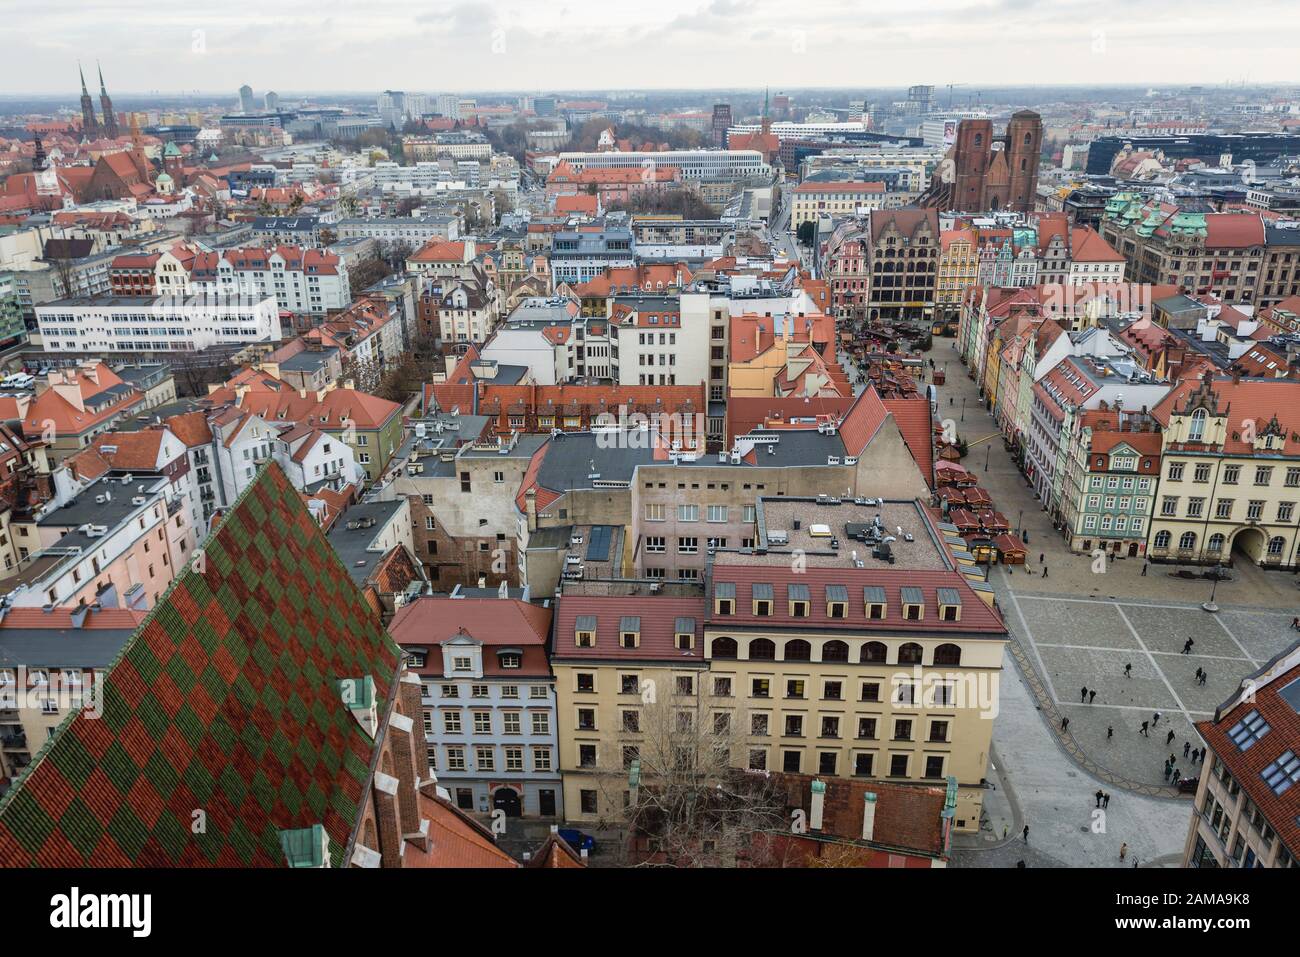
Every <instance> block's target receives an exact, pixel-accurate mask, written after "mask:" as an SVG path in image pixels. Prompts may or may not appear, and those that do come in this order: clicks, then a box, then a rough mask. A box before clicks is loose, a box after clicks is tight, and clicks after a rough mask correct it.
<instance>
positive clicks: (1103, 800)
mask: <svg viewBox="0 0 1300 957" xmlns="http://www.w3.org/2000/svg"><path fill="white" fill-rule="evenodd" d="M1101 806H1102V807H1110V792H1109V791H1107V792H1106V793H1105V794H1103V795H1102V798H1101Z"/></svg>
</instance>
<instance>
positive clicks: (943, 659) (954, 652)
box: [934, 644, 961, 665]
mask: <svg viewBox="0 0 1300 957" xmlns="http://www.w3.org/2000/svg"><path fill="white" fill-rule="evenodd" d="M934 663H935V664H936V665H959V664H961V648H959V647H958V646H957V645H952V644H947V645H940V646H939V647H938V648H936V649H934Z"/></svg>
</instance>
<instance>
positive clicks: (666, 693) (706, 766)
mask: <svg viewBox="0 0 1300 957" xmlns="http://www.w3.org/2000/svg"><path fill="white" fill-rule="evenodd" d="M681 677H685V676H681ZM706 677H707V676H706V675H704V674H697V675H694V676H692V679H691V681H690V685H689V687H688V686H687V685H686V684H685V683H682V684H679V683H678V682H679V680H680V678H679V677H678V676H674V677H673V678H672V679H671V680H672V682H673V685H672V687H670V688H659V687H657V686H656V682H655V681H652V680H647V681H646V682H645V683H644V684H643V688H642V701H641V704H640V705H639V706H638V707H635V708H632V707H628V708H623V709H621V711H620V719H619V720H620V724H619V727H617V728H616V729H614V730H613V732H612V733H610V734H608V735H607V736H606V738H605V740H603V741H602V743H601V746H600V747H599V748H598V750H597V753H598V754H599V755H600V759H601V760H600V762H599V764H598V765H597V766H596V768H595V771H594V778H595V780H596V781H597V782H598V787H599V790H600V791H602V792H603V793H604V794H605V796H606V797H605V800H604V801H602V802H601V804H602V806H604V807H607V808H623V811H622V814H621V816H620V818H619V819H618V820H617V821H616V822H611V823H618V824H621V825H622V826H624V827H626V828H628V830H629V832H630V835H631V837H632V839H633V841H634V842H636V843H637V844H638V845H642V846H644V847H645V848H646V852H645V853H637V854H636V855H635V856H636V857H637V858H639V859H638V860H636V861H634V863H637V864H639V865H641V866H657V867H734V866H735V865H736V864H737V862H744V861H748V860H751V855H752V852H753V849H754V847H755V839H756V837H757V836H758V835H760V834H762V833H765V832H773V831H781V830H783V829H786V828H787V823H786V820H785V803H784V799H783V796H782V795H781V794H780V793H779V791H778V790H777V789H775V788H774V787H773V785H772V783H771V781H770V780H769V779H768V777H767V775H766V774H764V773H763V772H761V771H758V772H752V771H746V770H742V769H743V768H745V767H746V766H747V765H748V763H749V755H748V749H747V743H746V736H747V735H748V733H749V731H750V715H749V714H748V712H747V711H744V710H742V709H738V708H737V707H736V699H735V698H733V697H716V698H715V697H712V696H708V695H704V694H703V690H704V689H702V688H700V687H699V685H700V683H701V682H702V681H704V680H706Z"/></svg>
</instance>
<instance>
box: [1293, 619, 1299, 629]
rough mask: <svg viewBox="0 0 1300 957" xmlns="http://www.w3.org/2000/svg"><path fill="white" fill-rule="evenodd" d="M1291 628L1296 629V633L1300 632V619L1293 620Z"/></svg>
mask: <svg viewBox="0 0 1300 957" xmlns="http://www.w3.org/2000/svg"><path fill="white" fill-rule="evenodd" d="M1291 627H1292V628H1294V629H1295V630H1296V631H1300V618H1292V619H1291Z"/></svg>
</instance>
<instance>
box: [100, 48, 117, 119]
mask: <svg viewBox="0 0 1300 957" xmlns="http://www.w3.org/2000/svg"><path fill="white" fill-rule="evenodd" d="M95 67H96V68H97V69H98V70H99V109H100V112H101V113H102V114H103V115H104V135H106V136H108V137H109V138H110V139H116V138H117V114H116V113H114V112H113V101H112V100H111V99H109V96H108V90H107V89H106V88H105V87H104V68H103V67H102V66H100V65H99V61H98V60H96V61H95Z"/></svg>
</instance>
